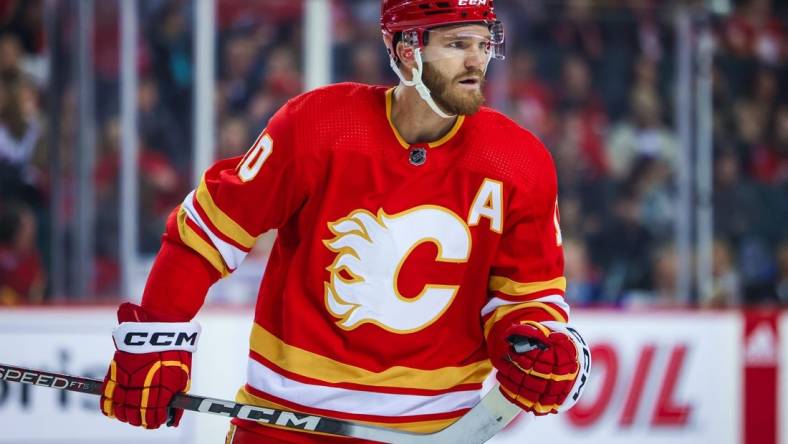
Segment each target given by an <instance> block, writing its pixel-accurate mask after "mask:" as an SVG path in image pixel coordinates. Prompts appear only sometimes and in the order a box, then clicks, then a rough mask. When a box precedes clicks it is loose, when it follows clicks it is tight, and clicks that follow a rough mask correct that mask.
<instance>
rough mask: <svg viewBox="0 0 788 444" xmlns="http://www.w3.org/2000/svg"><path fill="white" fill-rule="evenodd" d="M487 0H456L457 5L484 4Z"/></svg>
mask: <svg viewBox="0 0 788 444" xmlns="http://www.w3.org/2000/svg"><path fill="white" fill-rule="evenodd" d="M486 4H487V0H457V6H484V5H486Z"/></svg>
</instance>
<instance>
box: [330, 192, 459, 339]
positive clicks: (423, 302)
mask: <svg viewBox="0 0 788 444" xmlns="http://www.w3.org/2000/svg"><path fill="white" fill-rule="evenodd" d="M328 228H329V229H330V230H331V232H332V233H333V234H334V235H335V237H334V238H333V239H330V240H326V241H324V244H325V245H326V247H328V249H330V250H331V251H332V252H334V253H336V254H337V255H336V258H335V259H334V262H333V263H332V264H331V265H330V266H329V267H328V271H329V272H330V273H331V279H330V281H329V282H326V283H325V303H326V308H327V309H328V311H329V312H330V313H331V314H332V315H333V316H334V317H336V318H338V319H339V320H338V321H337V325H339V326H340V327H341V328H343V329H346V330H352V329H354V328H356V327H358V326H360V325H362V324H364V323H373V324H375V325H378V326H379V327H381V328H383V329H386V330H388V331H392V332H396V333H412V332H415V331H418V330H421V329H423V328H425V327H427V326H428V325H430V324H432V323H433V322H435V321H436V320H437V319H438V318H439V317H440V316H441V315H442V314H443V312H445V311H446V309H447V308H448V307H449V305H450V304H451V302H452V300H453V299H454V296H455V295H456V294H457V290H458V288H459V287H458V286H456V285H437V284H427V285H425V286H424V288H423V289H422V291H421V293H419V295H417V296H416V297H415V298H405V297H403V296H402V295H401V294H400V292H399V290H398V289H397V277H398V275H399V271H400V269H401V268H402V265H403V264H404V263H405V260H406V259H407V258H408V256H409V255H410V253H411V252H412V251H413V250H414V249H415V248H416V247H417V246H419V245H420V244H422V243H424V242H432V243H434V244H435V245H436V246H437V248H438V255H437V258H436V260H437V261H439V262H455V263H463V262H467V260H468V257H469V256H470V252H471V235H470V231H469V230H468V225H467V224H466V223H465V221H464V220H462V219H460V218H459V217H458V216H457V215H456V214H454V213H453V212H452V211H450V210H448V209H447V208H443V207H439V206H435V205H424V206H419V207H416V208H412V209H410V210H407V211H403V212H402V213H398V214H394V215H388V214H386V213H385V212H384V211H383V210H382V209H381V210H379V211H378V214H377V215H375V214H372V213H370V212H369V211H366V210H355V211H353V212H351V213H350V214H349V215H348V216H347V217H343V218H341V219H339V220H337V221H335V222H331V223H329V224H328Z"/></svg>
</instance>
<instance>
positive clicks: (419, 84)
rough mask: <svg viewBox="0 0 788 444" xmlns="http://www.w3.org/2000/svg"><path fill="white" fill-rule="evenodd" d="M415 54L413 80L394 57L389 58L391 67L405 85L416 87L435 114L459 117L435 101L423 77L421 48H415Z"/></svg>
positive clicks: (444, 116) (448, 117)
mask: <svg viewBox="0 0 788 444" xmlns="http://www.w3.org/2000/svg"><path fill="white" fill-rule="evenodd" d="M413 56H414V58H415V60H416V66H415V67H413V68H412V69H411V72H412V74H413V80H408V79H406V78H405V76H404V75H402V71H400V70H399V66H397V62H396V61H394V57H391V58H389V64H390V65H391V69H393V70H394V72H395V73H397V77H399V79H400V80H401V81H402V84H403V85H405V86H412V87H414V88H416V91H417V92H418V93H419V97H421V99H422V100H424V101H425V102H427V105H429V107H430V109H432V111H433V112H435V114H437V115H439V116H441V117H443V118H444V119H453V118H454V117H457V116H456V115H454V114H446V113H445V112H443V110H442V109H440V107H439V106H438V104H437V103H435V100H433V99H432V94H431V93H430V89H429V88H427V85H425V84H424V81H423V80H422V79H421V76H422V73H423V72H424V63H423V62H422V59H421V48H418V47H417V48H415V50H414V51H413Z"/></svg>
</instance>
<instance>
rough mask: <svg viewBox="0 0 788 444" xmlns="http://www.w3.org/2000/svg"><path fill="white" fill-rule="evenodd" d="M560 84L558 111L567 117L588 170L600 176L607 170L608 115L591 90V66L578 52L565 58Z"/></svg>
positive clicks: (594, 175) (592, 89) (599, 99)
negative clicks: (606, 139)
mask: <svg viewBox="0 0 788 444" xmlns="http://www.w3.org/2000/svg"><path fill="white" fill-rule="evenodd" d="M562 80H563V85H561V87H560V90H559V91H560V92H559V94H558V99H557V100H558V103H557V106H558V111H559V112H560V113H561V114H563V116H564V118H565V119H569V118H571V119H572V120H571V125H573V126H576V131H578V133H579V134H578V135H579V139H578V142H579V147H580V153H579V154H580V155H581V156H582V157H583V158H584V160H585V162H586V164H587V166H588V168H589V174H590V175H591V176H593V177H601V176H604V175H606V174H607V170H608V165H607V159H605V153H604V137H605V134H606V132H607V126H608V118H607V112H606V110H605V108H604V103H603V102H602V100H601V98H600V97H599V95H598V94H597V93H596V92H595V91H594V88H593V79H592V77H591V69H590V67H589V65H588V62H587V61H586V60H585V59H583V58H582V57H580V56H577V55H571V56H568V57H567V58H566V60H565V61H564V66H563V75H562Z"/></svg>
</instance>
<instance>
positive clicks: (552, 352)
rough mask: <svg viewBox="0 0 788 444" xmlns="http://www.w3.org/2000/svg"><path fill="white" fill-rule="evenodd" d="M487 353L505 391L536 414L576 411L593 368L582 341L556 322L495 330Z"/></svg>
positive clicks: (574, 332) (511, 398) (527, 323)
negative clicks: (573, 409) (574, 406)
mask: <svg viewBox="0 0 788 444" xmlns="http://www.w3.org/2000/svg"><path fill="white" fill-rule="evenodd" d="M548 325H549V327H548ZM489 349H490V350H489V351H490V359H491V361H492V363H493V365H494V366H495V368H496V369H497V370H498V374H497V378H498V382H499V383H500V384H501V392H502V393H503V394H504V396H506V398H507V399H509V400H510V401H512V402H513V403H515V404H517V405H518V406H520V407H522V408H523V410H525V411H528V412H533V413H534V414H535V415H546V414H548V413H558V411H559V410H567V409H568V408H570V407H572V406H573V405H574V404H575V403H576V402H577V400H578V399H579V398H580V395H581V393H582V390H583V388H584V387H585V383H586V380H587V379H588V374H589V371H590V368H591V354H590V352H589V351H588V347H587V346H586V343H585V341H584V340H583V338H582V337H581V336H580V335H579V334H578V333H577V331H576V330H574V329H572V328H570V327H567V326H566V324H560V323H557V322H545V323H540V322H535V321H523V322H522V323H520V324H512V325H509V326H501V327H499V328H496V329H493V331H492V332H491V334H490V337H489Z"/></svg>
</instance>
